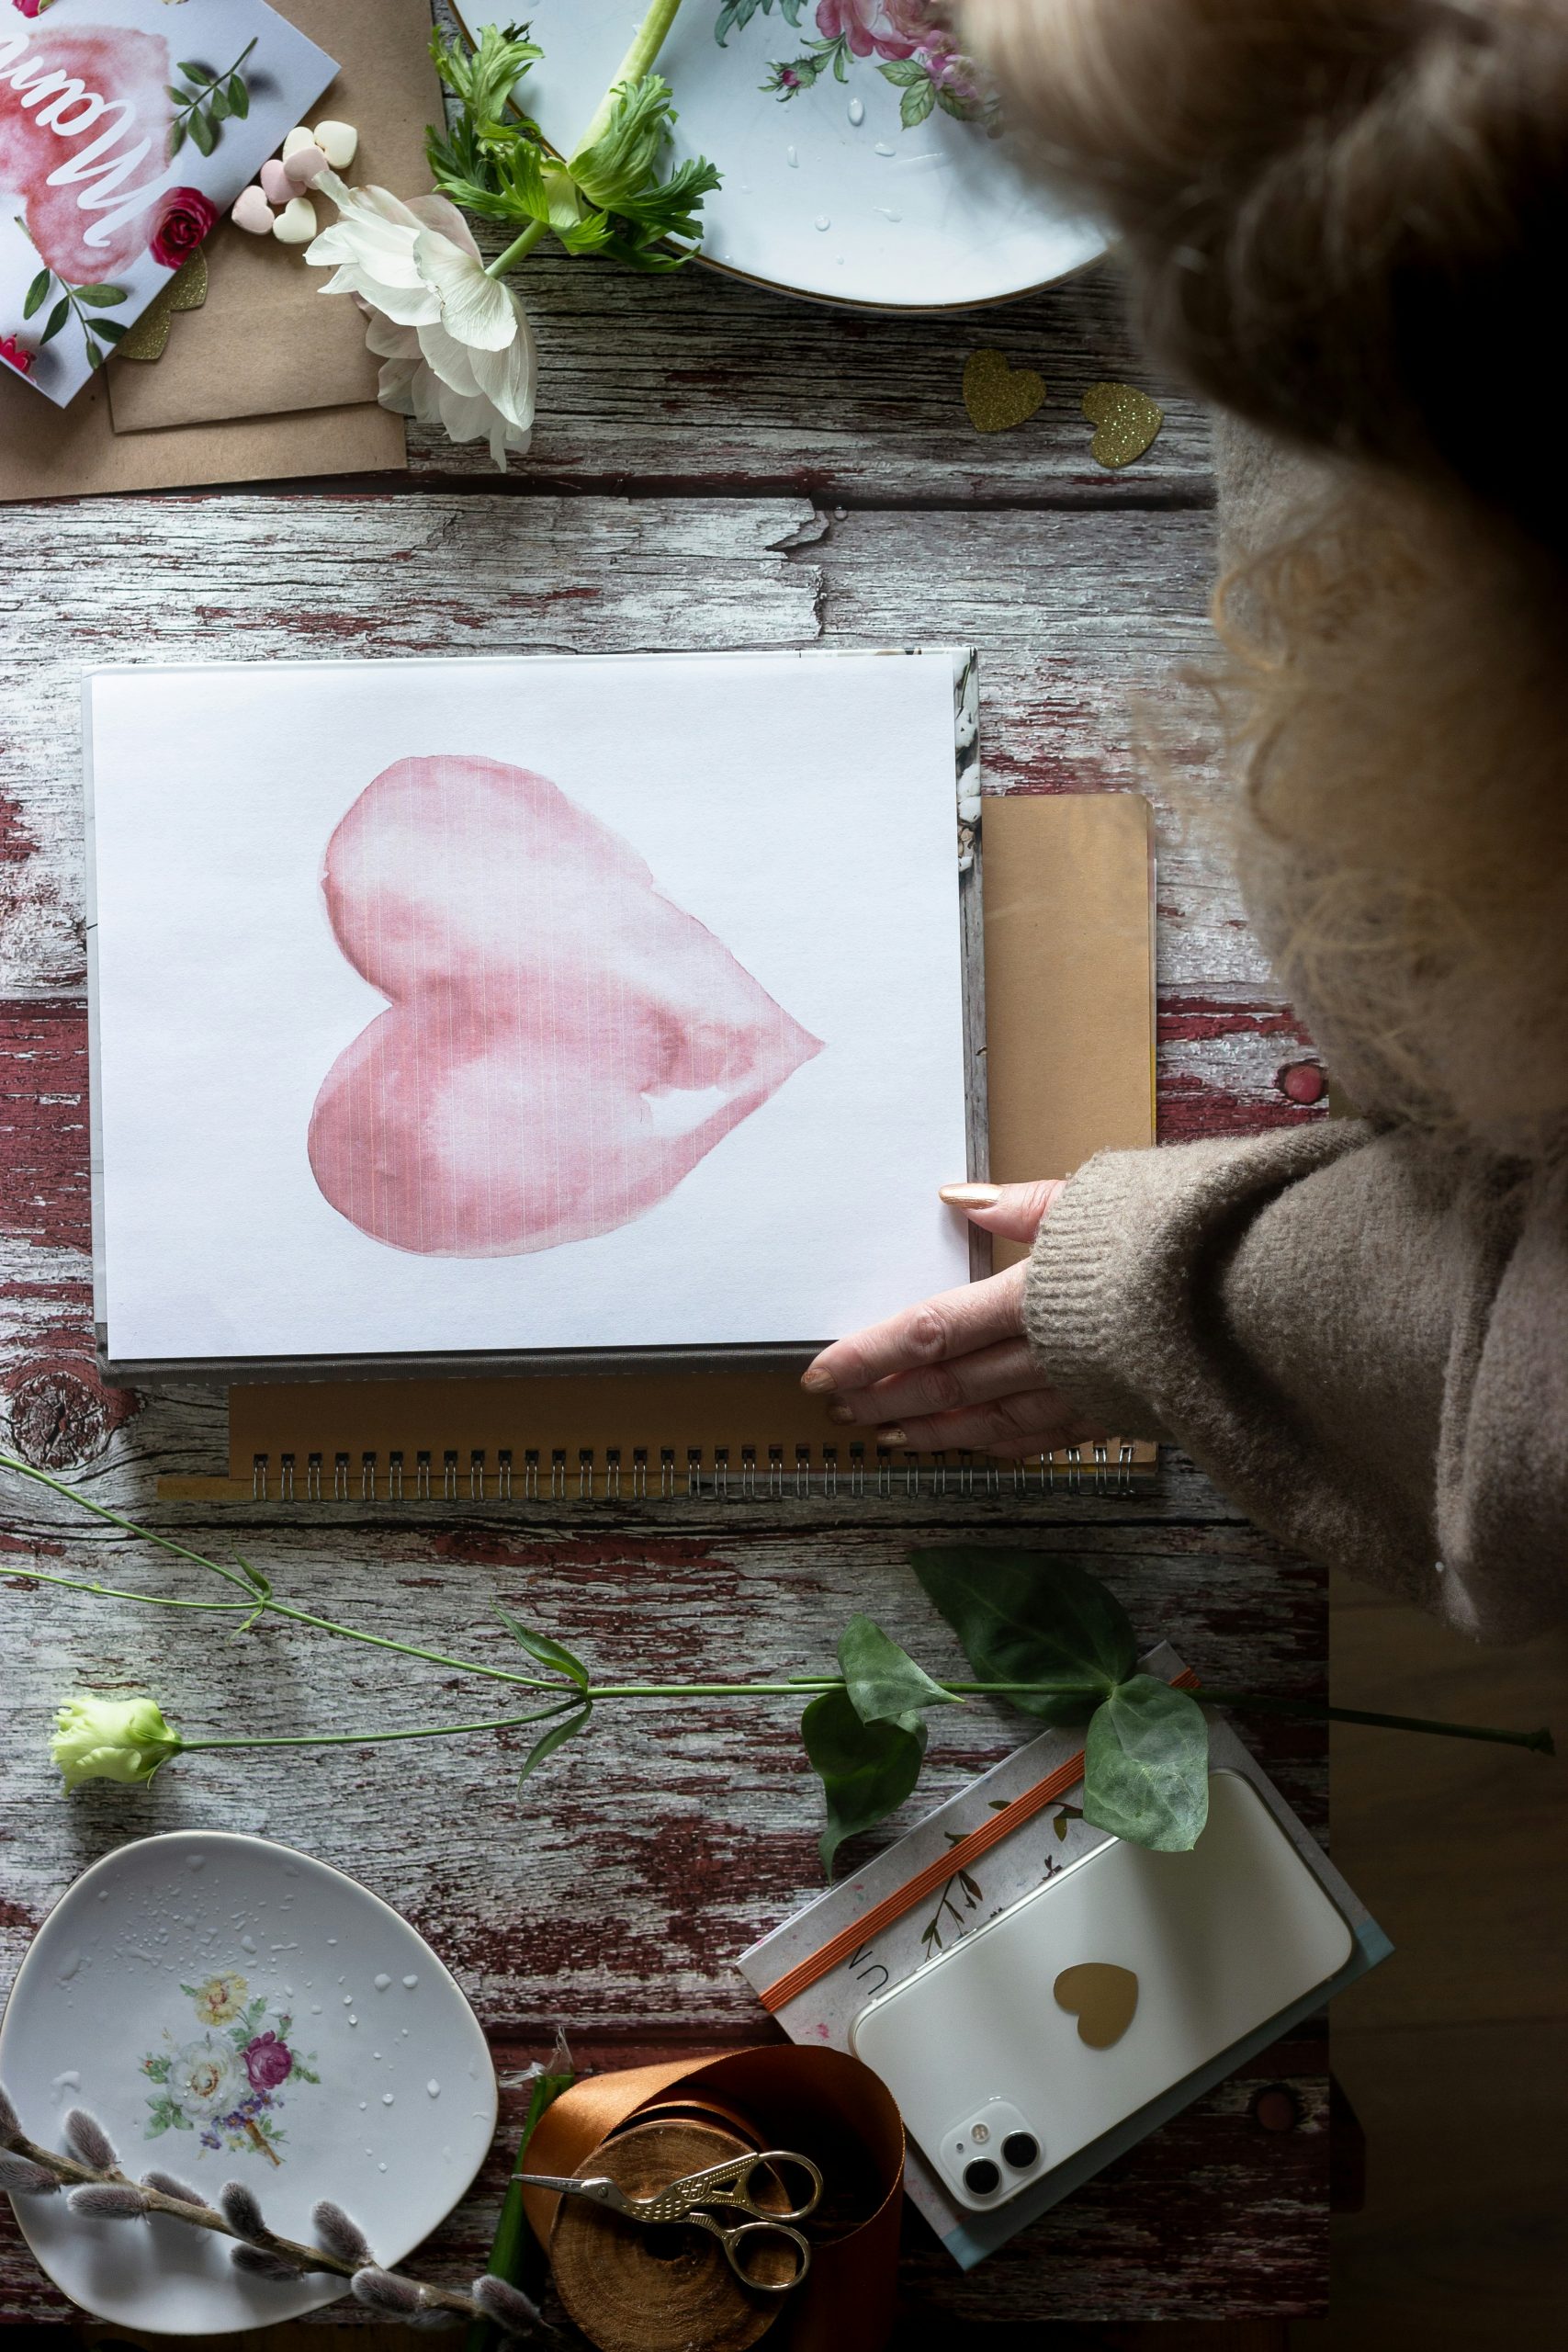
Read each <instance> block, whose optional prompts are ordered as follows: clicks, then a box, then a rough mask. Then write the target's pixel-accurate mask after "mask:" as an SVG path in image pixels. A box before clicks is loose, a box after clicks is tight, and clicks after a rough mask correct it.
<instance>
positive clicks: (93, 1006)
mask: <svg viewBox="0 0 1568 2352" xmlns="http://www.w3.org/2000/svg"><path fill="white" fill-rule="evenodd" d="M85 703H86V736H87V774H88V794H89V844H90V854H91V879H92V900H93V903H92V912H91V929H90V937H89V950H90V963H89V1003H90V1015H91V1031H92V1050H93V1113H94V1188H93V1189H94V1214H95V1245H96V1246H95V1266H96V1320H97V1326H98V1339H99V1348H100V1354H101V1359H102V1363H103V1366H104V1370H105V1373H106V1375H107V1377H108V1378H110V1379H117V1380H120V1381H126V1380H136V1381H141V1382H152V1381H158V1380H171V1379H190V1378H207V1379H216V1378H226V1379H235V1378H243V1377H244V1376H245V1375H246V1374H252V1375H254V1376H258V1377H271V1378H287V1377H289V1376H303V1377H310V1376H318V1377H319V1376H333V1375H336V1376H340V1377H344V1378H348V1377H353V1376H355V1375H356V1374H365V1375H372V1376H386V1375H389V1374H412V1373H417V1372H420V1371H422V1370H423V1371H425V1372H429V1373H439V1374H455V1373H465V1372H466V1373H471V1374H488V1373H505V1374H516V1373H533V1374H541V1373H550V1374H560V1373H578V1372H585V1371H589V1370H596V1371H604V1370H607V1369H616V1370H623V1371H625V1370H632V1369H636V1368H638V1367H643V1368H647V1367H649V1366H654V1365H659V1366H662V1367H664V1368H667V1369H669V1368H674V1367H677V1366H680V1367H684V1368H688V1369H690V1368H697V1367H701V1366H704V1365H706V1366H710V1367H714V1368H717V1367H728V1368H730V1369H734V1368H736V1367H737V1366H740V1365H748V1366H756V1365H758V1364H763V1363H774V1364H780V1365H792V1366H794V1367H795V1369H796V1370H798V1369H799V1368H801V1367H802V1366H804V1364H805V1363H807V1362H808V1361H809V1358H810V1356H811V1355H812V1354H813V1353H814V1352H815V1351H816V1350H817V1349H818V1348H819V1347H820V1346H821V1345H823V1344H824V1343H825V1342H826V1341H827V1340H829V1339H830V1338H832V1337H834V1336H835V1335H836V1334H838V1333H839V1332H840V1331H843V1330H849V1329H855V1328H856V1327H857V1326H859V1325H861V1324H864V1323H868V1322H872V1321H874V1320H876V1319H878V1318H880V1317H883V1316H885V1315H887V1314H890V1313H892V1312H893V1311H894V1310H895V1309H896V1308H897V1306H899V1305H900V1304H901V1303H902V1301H903V1300H904V1299H905V1298H907V1297H908V1296H909V1295H919V1294H920V1293H924V1292H928V1291H933V1290H938V1289H942V1288H946V1287H948V1286H950V1285H951V1284H953V1283H958V1282H963V1281H964V1280H966V1279H967V1278H968V1275H969V1273H970V1272H971V1269H972V1265H973V1262H974V1252H973V1250H972V1244H971V1236H970V1233H969V1231H968V1229H967V1228H966V1227H965V1226H964V1220H963V1219H962V1218H961V1217H959V1216H956V1215H955V1214H954V1213H953V1212H952V1211H951V1210H947V1209H944V1208H943V1207H942V1205H941V1204H940V1202H939V1201H938V1199H937V1188H938V1186H939V1185H940V1184H942V1182H950V1181H952V1180H953V1177H954V1176H955V1175H957V1174H960V1173H962V1172H963V1171H964V1170H965V1169H967V1170H968V1171H969V1172H970V1173H972V1174H983V1173H984V1171H985V1160H984V1151H985V1138H986V1127H985V1120H984V1111H983V1099H984V1070H985V1057H984V1035H985V1032H984V1008H983V1001H982V992H981V973H980V933H979V915H978V907H979V897H980V871H981V868H980V860H979V852H978V842H977V841H976V835H975V830H974V828H973V827H972V826H971V825H970V824H968V823H967V822H966V821H965V819H964V811H965V810H966V809H971V806H972V803H971V800H970V792H971V790H972V789H973V787H972V786H969V785H968V784H967V783H966V779H967V778H968V777H969V776H970V775H971V774H972V771H973V769H974V766H975V763H976V758H977V747H976V735H977V717H976V676H975V667H974V662H973V659H972V657H971V656H969V655H968V654H966V653H964V652H954V651H953V650H950V649H945V648H942V649H932V650H903V651H896V652H893V653H891V654H888V653H876V652H867V653H848V652H846V653H824V652H819V651H816V650H810V651H807V652H800V653H766V654H749V653H748V654H722V655H712V654H679V655H640V656H618V655H613V656H598V657H581V656H580V657H554V656H533V657H528V658H525V659H521V660H506V659H500V660H462V661H451V660H438V661H388V662H364V661H361V662H318V663H310V662H268V663H265V664H262V663H249V664H237V663H211V664H208V665H204V666H201V667H193V668H186V669H168V668H161V667H144V668H140V669H130V670H113V671H100V672H97V673H94V674H93V676H92V677H91V678H90V679H89V680H88V682H87V685H86V690H85Z"/></svg>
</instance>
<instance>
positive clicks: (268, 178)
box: [261, 158, 295, 204]
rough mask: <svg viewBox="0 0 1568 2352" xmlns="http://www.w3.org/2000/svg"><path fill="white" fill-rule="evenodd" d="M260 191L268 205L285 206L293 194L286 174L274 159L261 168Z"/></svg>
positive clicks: (293, 190) (292, 188)
mask: <svg viewBox="0 0 1568 2352" xmlns="http://www.w3.org/2000/svg"><path fill="white" fill-rule="evenodd" d="M261 190H262V194H263V195H264V196H265V198H266V200H267V202H268V203H269V204H287V203H288V199H289V198H290V197H291V196H293V195H294V194H295V189H294V187H293V185H292V183H291V182H290V180H289V177H288V173H287V172H286V171H285V170H284V168H283V166H282V164H280V163H278V162H277V161H276V158H275V159H273V160H271V161H269V162H267V163H265V164H263V165H262V167H261Z"/></svg>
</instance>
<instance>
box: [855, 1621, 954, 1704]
mask: <svg viewBox="0 0 1568 2352" xmlns="http://www.w3.org/2000/svg"><path fill="white" fill-rule="evenodd" d="M839 1664H840V1667H841V1668H843V1674H844V1682H845V1685H846V1687H847V1689H848V1691H849V1697H850V1703H851V1705H852V1707H853V1709H854V1711H855V1713H856V1714H857V1715H858V1716H859V1717H860V1719H861V1721H862V1723H863V1724H878V1723H901V1722H902V1721H903V1720H904V1719H905V1717H906V1716H908V1715H911V1714H914V1715H918V1714H919V1712H920V1710H921V1709H922V1708H923V1707H950V1706H953V1705H955V1704H957V1703H958V1702H956V1701H955V1700H954V1698H953V1693H952V1691H944V1690H943V1689H942V1685H941V1683H940V1682H933V1681H932V1680H931V1676H930V1675H929V1674H928V1673H927V1672H926V1670H925V1668H924V1667H923V1666H917V1665H916V1663H915V1661H914V1659H913V1658H912V1657H910V1656H909V1653H908V1650H904V1649H900V1648H899V1646H898V1645H897V1642H896V1641H895V1640H894V1639H893V1637H892V1635H891V1634H885V1633H884V1632H883V1630H882V1628H881V1626H880V1625H877V1624H874V1623H873V1622H872V1620H871V1619H870V1618H869V1617H852V1618H851V1620H850V1622H849V1623H848V1624H847V1625H846V1626H845V1628H844V1630H843V1632H842V1634H840V1636H839Z"/></svg>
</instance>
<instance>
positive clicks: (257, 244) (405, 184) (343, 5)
mask: <svg viewBox="0 0 1568 2352" xmlns="http://www.w3.org/2000/svg"><path fill="white" fill-rule="evenodd" d="M281 6H282V12H283V14H284V15H286V16H288V17H289V18H290V19H291V21H292V22H294V23H295V24H297V25H298V26H299V28H300V30H301V31H302V32H305V33H308V34H309V35H310V38H311V40H315V41H318V42H320V44H321V47H322V48H323V49H324V50H326V51H328V53H329V54H330V55H331V56H333V57H335V58H336V59H337V60H338V63H339V72H338V75H337V79H336V80H335V81H334V82H333V84H332V85H330V87H329V88H328V89H327V90H326V91H325V93H324V94H323V96H321V99H320V100H319V101H318V104H317V107H316V108H315V110H314V112H313V114H312V119H313V120H315V121H321V120H323V119H327V118H328V117H336V118H337V119H340V120H344V121H347V122H352V123H354V124H355V125H356V126H357V128H358V130H359V133H360V147H359V153H358V155H357V156H356V158H355V164H354V167H353V170H352V173H351V174H350V177H351V179H352V180H353V182H354V184H355V185H356V186H359V187H364V186H367V184H369V183H370V182H372V181H375V182H378V183H379V184H381V185H383V186H386V187H390V188H392V189H394V190H395V191H396V192H397V193H398V194H399V195H401V196H416V195H419V194H421V193H423V191H424V190H426V189H428V187H429V186H430V167H429V165H428V164H427V163H426V161H425V157H424V126H425V124H426V122H428V121H430V120H431V119H433V118H434V112H435V109H436V107H437V105H438V103H439V102H438V97H437V93H436V85H435V78H434V72H433V70H432V67H431V63H430V58H429V53H428V48H427V44H428V41H429V38H430V10H429V6H428V5H427V0H281ZM317 209H318V217H319V218H320V219H321V224H322V226H323V227H325V226H326V224H327V222H328V220H331V219H333V218H335V215H334V213H333V208H332V207H331V206H330V205H328V204H327V203H326V201H325V199H324V198H323V199H321V200H320V201H319V203H318V208H317ZM205 251H206V257H207V265H208V297H207V300H206V302H205V304H204V305H203V307H202V308H201V309H200V310H199V311H184V312H181V313H179V314H177V315H176V316H175V320H174V322H173V329H172V332H171V334H170V336H169V342H168V346H167V348H166V350H165V351H164V356H163V357H162V358H161V359H156V360H131V359H123V358H121V359H114V360H111V361H110V363H109V366H108V368H107V370H106V371H105V374H104V375H103V376H102V377H100V378H97V379H95V380H94V381H93V382H92V383H91V384H89V385H88V386H87V388H86V390H85V391H83V392H82V393H81V394H80V395H79V396H78V397H77V398H76V399H75V400H74V401H72V403H71V405H70V407H69V408H67V409H63V410H62V409H56V408H53V407H51V405H50V404H49V403H48V402H47V401H42V400H40V399H39V395H38V394H37V392H35V391H32V390H29V389H28V386H27V385H26V384H23V383H21V382H19V381H17V380H16V379H14V378H13V377H12V376H11V372H10V370H9V369H0V501H9V500H18V499H32V498H62V497H71V496H73V495H79V494H82V493H84V492H95V491H96V492H106V491H136V490H168V489H188V488H192V487H194V486H196V485H197V484H199V483H206V482H224V481H264V480H277V479H281V478H286V477H288V476H290V475H303V474H333V473H365V472H386V471H389V470H392V469H401V468H402V467H404V466H405V465H406V463H407V453H406V448H405V444H404V434H403V424H402V419H401V418H400V417H398V416H394V415H392V414H390V413H389V411H387V410H385V409H383V408H380V407H378V405H377V402H376V379H377V363H376V361H375V359H374V358H373V357H372V356H371V355H370V354H369V353H368V352H367V350H366V348H365V320H364V316H363V314H362V313H361V311H359V310H358V308H357V306H356V305H355V303H354V302H352V301H351V300H349V299H348V297H347V296H346V295H340V296H331V297H326V298H323V296H322V294H321V287H322V285H323V283H324V282H325V276H326V273H325V272H323V271H321V270H317V269H311V268H310V267H308V266H307V265H306V263H305V261H304V260H303V258H302V255H301V254H300V251H299V247H298V246H294V247H289V246H284V245H280V244H278V243H276V240H275V239H273V238H270V237H252V236H247V235H246V234H245V232H243V230H240V229H236V228H235V227H234V225H233V223H232V221H230V220H224V221H221V222H220V224H219V226H218V227H217V228H216V229H215V230H214V232H213V233H212V235H211V236H210V237H209V240H208V242H207V245H206V248H205Z"/></svg>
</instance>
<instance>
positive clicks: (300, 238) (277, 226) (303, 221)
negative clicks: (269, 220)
mask: <svg viewBox="0 0 1568 2352" xmlns="http://www.w3.org/2000/svg"><path fill="white" fill-rule="evenodd" d="M272 233H273V235H274V236H275V237H276V239H277V242H278V243H279V244H280V245H308V244H309V243H310V240H311V238H312V237H313V236H314V235H315V233H316V208H315V206H314V205H313V204H312V203H311V202H310V199H309V198H307V197H303V196H296V197H292V198H290V199H289V201H288V203H287V204H286V205H285V206H284V208H283V209H282V211H281V212H280V213H279V214H278V216H277V218H276V220H275V221H274V222H273V224H272Z"/></svg>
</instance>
